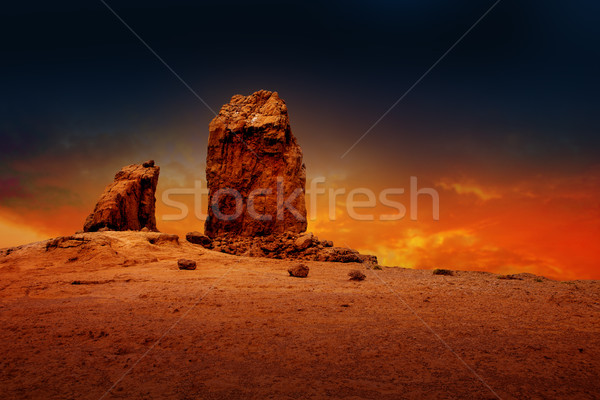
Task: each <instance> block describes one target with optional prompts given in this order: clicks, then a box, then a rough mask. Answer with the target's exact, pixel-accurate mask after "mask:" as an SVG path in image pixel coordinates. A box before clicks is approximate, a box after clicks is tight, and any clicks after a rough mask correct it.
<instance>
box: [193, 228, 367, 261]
mask: <svg viewBox="0 0 600 400" xmlns="http://www.w3.org/2000/svg"><path fill="white" fill-rule="evenodd" d="M205 238H206V237H204V238H202V243H201V245H202V246H203V247H205V248H207V249H211V250H215V251H220V252H222V253H227V254H234V255H238V256H246V257H266V258H276V259H284V260H308V261H330V262H342V263H351V262H355V263H364V264H369V265H377V257H376V256H374V255H368V254H360V253H359V252H358V251H356V250H354V249H349V248H346V247H335V246H333V242H331V241H329V240H319V239H318V238H317V237H316V236H314V235H313V234H312V233H310V232H308V233H303V234H297V233H294V232H285V233H283V234H280V235H268V236H258V237H240V236H235V235H225V236H219V237H217V238H214V239H212V240H211V241H210V242H209V241H207V240H206V239H205ZM190 239H192V240H190ZM188 241H189V242H191V243H196V244H200V243H199V242H200V241H199V240H196V235H192V234H191V233H190V234H188Z"/></svg>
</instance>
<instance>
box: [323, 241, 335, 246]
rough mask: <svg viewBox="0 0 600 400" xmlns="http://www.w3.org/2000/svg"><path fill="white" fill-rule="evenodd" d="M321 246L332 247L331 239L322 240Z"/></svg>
mask: <svg viewBox="0 0 600 400" xmlns="http://www.w3.org/2000/svg"><path fill="white" fill-rule="evenodd" d="M323 247H333V242H332V241H331V240H324V241H323Z"/></svg>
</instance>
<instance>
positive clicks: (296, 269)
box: [288, 264, 309, 278]
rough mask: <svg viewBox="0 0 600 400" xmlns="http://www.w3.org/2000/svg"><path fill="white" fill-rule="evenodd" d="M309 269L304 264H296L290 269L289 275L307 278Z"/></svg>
mask: <svg viewBox="0 0 600 400" xmlns="http://www.w3.org/2000/svg"><path fill="white" fill-rule="evenodd" d="M308 271H309V268H308V267H307V266H306V265H304V264H295V265H292V266H291V267H290V268H288V274H290V276H293V277H295V278H306V277H307V276H308Z"/></svg>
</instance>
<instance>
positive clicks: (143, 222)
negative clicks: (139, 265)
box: [83, 160, 160, 232]
mask: <svg viewBox="0 0 600 400" xmlns="http://www.w3.org/2000/svg"><path fill="white" fill-rule="evenodd" d="M159 172H160V168H159V167H158V166H155V165H154V161H153V160H150V161H147V162H145V163H143V164H141V165H136V164H132V165H129V166H127V167H123V168H122V169H121V170H120V171H119V172H117V174H116V175H115V179H114V182H113V183H111V184H110V185H108V186H107V187H106V189H105V190H104V193H103V194H102V196H101V197H100V200H99V201H98V204H96V207H95V208H94V212H93V213H91V214H90V215H89V216H88V217H87V219H86V221H85V225H84V227H83V230H84V231H85V232H96V231H99V230H101V229H104V228H107V229H109V230H114V231H126V230H132V231H139V230H142V229H143V228H147V229H148V230H150V231H156V217H155V215H154V206H155V203H156V198H155V197H154V194H155V192H156V184H157V183H158V174H159ZM104 230H106V229H104Z"/></svg>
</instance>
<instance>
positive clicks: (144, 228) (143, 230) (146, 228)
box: [141, 226, 150, 232]
mask: <svg viewBox="0 0 600 400" xmlns="http://www.w3.org/2000/svg"><path fill="white" fill-rule="evenodd" d="M141 231H142V232H150V229H148V227H146V226H145V227H143V228H142V229H141Z"/></svg>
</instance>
